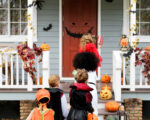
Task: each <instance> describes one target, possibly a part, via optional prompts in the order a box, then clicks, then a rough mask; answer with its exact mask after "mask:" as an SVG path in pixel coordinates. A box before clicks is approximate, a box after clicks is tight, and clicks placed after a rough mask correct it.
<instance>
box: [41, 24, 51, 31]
mask: <svg viewBox="0 0 150 120" xmlns="http://www.w3.org/2000/svg"><path fill="white" fill-rule="evenodd" d="M52 27H53V26H52V24H49V25H48V27H46V28H45V27H44V28H43V30H44V31H49V30H50V29H52Z"/></svg>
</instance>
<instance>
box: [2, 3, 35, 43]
mask: <svg viewBox="0 0 150 120" xmlns="http://www.w3.org/2000/svg"><path fill="white" fill-rule="evenodd" d="M27 1H28V5H29V3H31V0H27ZM8 4H9V5H8V8H7V10H8V35H0V42H23V41H28V39H29V34H31V33H29V32H31V30H29V27H30V26H29V24H30V22H29V21H28V20H27V27H28V28H27V31H28V33H27V35H10V29H11V28H10V0H8ZM30 9H33V10H32V13H31V12H29V10H30ZM30 11H31V10H30ZM27 12H28V13H31V14H32V16H33V17H32V25H33V26H34V35H32V41H33V42H36V41H37V7H36V6H32V7H30V8H28V9H27ZM20 19H21V18H20ZM20 23H21V22H20Z"/></svg>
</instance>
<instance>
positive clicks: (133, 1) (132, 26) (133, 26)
mask: <svg viewBox="0 0 150 120" xmlns="http://www.w3.org/2000/svg"><path fill="white" fill-rule="evenodd" d="M130 6H132V7H131V9H130V30H131V31H130V44H131V46H132V45H133V43H132V42H133V41H135V36H134V35H133V34H135V33H136V32H135V29H136V0H130Z"/></svg>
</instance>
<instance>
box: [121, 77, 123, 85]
mask: <svg viewBox="0 0 150 120" xmlns="http://www.w3.org/2000/svg"><path fill="white" fill-rule="evenodd" d="M121 85H123V77H121Z"/></svg>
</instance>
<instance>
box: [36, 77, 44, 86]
mask: <svg viewBox="0 0 150 120" xmlns="http://www.w3.org/2000/svg"><path fill="white" fill-rule="evenodd" d="M42 83H43V78H42V77H39V84H40V85H42ZM35 84H36V85H37V84H38V82H37V79H36V80H35Z"/></svg>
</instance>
